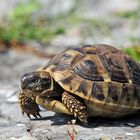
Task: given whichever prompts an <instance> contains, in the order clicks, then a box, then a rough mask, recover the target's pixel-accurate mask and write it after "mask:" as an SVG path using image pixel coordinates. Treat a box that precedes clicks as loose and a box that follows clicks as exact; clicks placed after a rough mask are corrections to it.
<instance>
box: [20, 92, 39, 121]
mask: <svg viewBox="0 0 140 140" xmlns="http://www.w3.org/2000/svg"><path fill="white" fill-rule="evenodd" d="M18 102H19V105H20V107H21V111H22V114H24V113H26V114H27V116H28V117H29V118H30V119H31V117H30V115H33V116H34V117H35V118H38V117H41V115H40V114H39V111H40V109H39V107H38V105H37V103H36V102H35V97H34V96H29V95H28V96H26V93H25V92H24V91H23V90H21V91H20V94H19V100H18Z"/></svg>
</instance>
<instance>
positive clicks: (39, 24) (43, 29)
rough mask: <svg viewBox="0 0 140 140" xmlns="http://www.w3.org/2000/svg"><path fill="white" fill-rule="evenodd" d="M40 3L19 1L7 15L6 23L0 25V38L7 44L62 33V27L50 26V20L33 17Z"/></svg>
mask: <svg viewBox="0 0 140 140" xmlns="http://www.w3.org/2000/svg"><path fill="white" fill-rule="evenodd" d="M39 9H40V4H39V3H38V2H37V1H35V0H34V1H33V2H32V0H31V1H30V2H29V3H27V4H22V3H19V4H17V5H16V7H15V8H14V10H13V11H12V12H11V13H10V14H9V15H8V17H7V24H5V25H0V40H2V41H3V42H4V43H6V44H8V43H10V42H11V41H17V42H26V41H29V40H40V41H43V40H44V41H47V40H49V39H50V38H52V37H53V36H55V35H58V34H63V33H64V32H65V31H64V29H63V28H62V27H58V26H57V27H56V26H53V27H52V23H51V21H46V20H45V19H39V20H36V19H33V16H34V14H35V12H37V11H38V10H39Z"/></svg>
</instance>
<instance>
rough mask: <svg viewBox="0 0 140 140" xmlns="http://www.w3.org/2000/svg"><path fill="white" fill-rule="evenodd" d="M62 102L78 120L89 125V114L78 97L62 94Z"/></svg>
mask: <svg viewBox="0 0 140 140" xmlns="http://www.w3.org/2000/svg"><path fill="white" fill-rule="evenodd" d="M62 102H63V104H64V105H65V106H66V107H67V109H68V110H69V111H70V112H71V113H73V114H74V116H75V117H76V118H78V119H79V120H80V121H81V122H83V123H84V124H87V123H88V121H87V119H88V113H87V111H86V107H85V106H84V104H83V103H82V102H80V101H79V100H78V99H77V98H76V97H74V96H73V95H72V94H71V93H68V92H66V91H65V92H64V93H63V94H62Z"/></svg>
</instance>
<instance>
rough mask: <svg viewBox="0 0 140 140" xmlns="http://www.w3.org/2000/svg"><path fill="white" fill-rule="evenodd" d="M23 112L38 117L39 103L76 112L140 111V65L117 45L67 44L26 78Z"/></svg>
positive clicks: (21, 98) (83, 114) (82, 118)
mask: <svg viewBox="0 0 140 140" xmlns="http://www.w3.org/2000/svg"><path fill="white" fill-rule="evenodd" d="M19 105H20V107H21V110H22V113H24V112H25V113H26V114H27V115H28V117H29V118H30V115H33V116H34V117H36V118H38V117H41V116H40V114H39V111H40V110H39V107H38V105H40V106H42V107H43V108H45V109H47V110H51V111H54V112H56V113H64V114H68V115H73V116H74V117H76V118H78V119H79V120H80V121H81V122H82V123H84V124H87V123H88V121H87V120H88V118H89V117H91V116H101V117H111V118H119V117H123V116H126V115H130V114H134V113H136V112H138V111H139V110H140V64H139V63H138V62H135V61H134V60H133V59H132V58H131V57H130V56H128V55H127V54H126V53H124V52H123V51H121V50H118V49H117V48H115V47H112V46H109V45H105V44H96V45H85V46H82V47H78V48H71V49H68V50H66V51H64V52H62V53H60V54H58V55H56V56H55V57H54V58H53V59H51V60H50V61H49V62H48V64H47V65H46V66H43V67H41V68H39V69H38V70H36V71H33V72H29V73H26V74H25V75H23V76H22V78H21V90H20V95H19Z"/></svg>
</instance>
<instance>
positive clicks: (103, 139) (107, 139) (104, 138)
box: [99, 137, 112, 140]
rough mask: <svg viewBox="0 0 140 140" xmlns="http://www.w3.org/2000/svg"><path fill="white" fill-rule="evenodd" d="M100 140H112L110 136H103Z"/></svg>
mask: <svg viewBox="0 0 140 140" xmlns="http://www.w3.org/2000/svg"><path fill="white" fill-rule="evenodd" d="M99 140H112V138H110V137H101V138H100V139H99Z"/></svg>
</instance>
